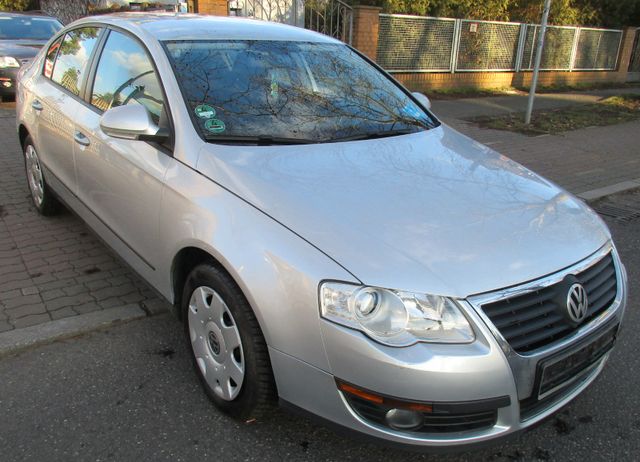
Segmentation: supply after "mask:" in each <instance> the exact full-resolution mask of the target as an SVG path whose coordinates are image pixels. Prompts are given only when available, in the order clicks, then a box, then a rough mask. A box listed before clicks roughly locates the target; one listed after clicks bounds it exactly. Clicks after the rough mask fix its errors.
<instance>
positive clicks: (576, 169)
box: [436, 112, 640, 194]
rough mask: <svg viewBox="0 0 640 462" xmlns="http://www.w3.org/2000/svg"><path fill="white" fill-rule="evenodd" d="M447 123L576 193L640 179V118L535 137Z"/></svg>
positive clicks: (453, 121)
mask: <svg viewBox="0 0 640 462" xmlns="http://www.w3.org/2000/svg"><path fill="white" fill-rule="evenodd" d="M437 114H438V113H437V112H436V115H437ZM444 122H446V123H448V124H449V125H451V126H453V127H454V128H455V129H457V130H459V131H461V132H462V133H464V134H465V135H467V136H470V137H471V138H473V139H474V140H476V141H479V142H481V143H484V144H486V145H488V146H490V147H491V148H492V149H495V150H496V151H498V152H499V153H501V154H504V155H505V156H507V157H510V158H511V159H513V160H515V161H516V162H519V163H520V164H522V165H524V166H525V167H527V168H529V169H531V170H533V171H534V172H536V173H538V174H540V175H542V176H544V177H545V178H547V179H549V180H551V181H553V182H555V183H557V184H559V185H560V186H562V187H563V188H565V189H567V190H569V191H571V192H572V193H574V194H580V193H583V192H585V191H590V190H594V189H599V188H603V187H605V186H610V185H613V184H616V183H621V182H624V181H632V180H638V179H640V120H636V121H633V122H627V123H623V124H618V125H609V126H606V127H588V128H583V129H581V130H575V131H571V132H566V133H563V134H560V135H544V136H535V137H532V136H526V135H521V134H519V133H514V132H508V131H502V130H490V129H484V128H479V127H477V126H476V125H474V124H472V123H469V122H464V121H461V120H457V119H444Z"/></svg>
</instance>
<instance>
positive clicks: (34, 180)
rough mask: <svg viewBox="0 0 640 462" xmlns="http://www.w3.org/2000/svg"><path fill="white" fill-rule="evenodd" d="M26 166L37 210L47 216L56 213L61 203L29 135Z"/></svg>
mask: <svg viewBox="0 0 640 462" xmlns="http://www.w3.org/2000/svg"><path fill="white" fill-rule="evenodd" d="M24 166H25V171H26V174H27V183H28V184H29V191H30V192H31V200H32V201H33V205H34V206H35V208H36V210H37V211H38V212H39V213H40V214H42V215H45V216H49V215H55V214H56V213H57V212H58V210H59V207H60V203H59V202H58V200H57V198H56V197H55V196H54V195H53V192H52V191H51V189H50V188H49V186H48V185H47V183H46V181H45V180H44V175H43V173H42V164H41V163H40V157H38V151H36V147H35V146H34V144H33V140H32V139H31V136H27V139H26V140H25V141H24Z"/></svg>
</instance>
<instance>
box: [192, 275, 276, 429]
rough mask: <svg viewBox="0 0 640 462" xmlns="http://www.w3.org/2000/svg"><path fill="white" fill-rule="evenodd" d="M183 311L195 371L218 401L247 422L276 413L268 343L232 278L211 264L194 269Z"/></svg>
mask: <svg viewBox="0 0 640 462" xmlns="http://www.w3.org/2000/svg"><path fill="white" fill-rule="evenodd" d="M182 314H183V315H184V317H183V320H184V326H185V336H186V340H187V343H188V344H189V349H190V351H191V352H192V359H193V364H194V367H195V370H196V374H197V375H198V378H199V379H200V382H201V383H202V385H203V387H204V390H205V392H206V393H207V395H208V396H209V398H210V399H211V400H212V401H213V403H214V405H215V406H216V407H217V408H218V409H219V410H221V411H222V412H224V413H225V414H227V415H229V416H231V417H233V418H236V419H238V420H244V421H246V420H249V419H258V418H262V417H264V416H266V415H267V414H268V413H269V412H270V411H272V410H273V407H274V406H273V405H274V403H275V398H276V390H275V382H274V379H273V373H272V370H271V362H270V361H269V353H268V350H267V344H266V342H265V340H264V336H263V335H262V331H261V330H260V326H259V325H258V321H257V319H256V318H255V316H254V314H253V310H252V309H251V306H250V305H249V303H248V302H247V300H246V298H245V297H244V295H243V294H242V292H241V290H240V289H239V287H238V286H237V285H236V284H235V282H234V281H233V280H232V279H231V277H230V276H229V275H228V274H227V273H226V272H224V271H223V270H221V269H220V268H218V267H217V266H215V265H213V264H209V263H205V264H202V265H199V266H197V267H196V268H195V269H193V271H191V273H190V274H189V276H188V277H187V280H186V283H185V288H184V292H183V297H182ZM234 330H235V333H234V332H233V331H234Z"/></svg>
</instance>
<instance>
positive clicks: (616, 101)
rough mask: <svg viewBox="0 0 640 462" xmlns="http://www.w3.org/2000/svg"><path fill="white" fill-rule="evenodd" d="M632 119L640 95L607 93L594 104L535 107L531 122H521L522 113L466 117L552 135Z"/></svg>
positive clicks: (484, 123) (495, 126)
mask: <svg viewBox="0 0 640 462" xmlns="http://www.w3.org/2000/svg"><path fill="white" fill-rule="evenodd" d="M636 119H640V95H618V96H610V97H608V98H605V99H603V100H601V101H599V102H597V103H594V104H582V105H578V106H571V107H565V108H559V109H553V110H545V111H535V112H534V113H533V117H532V118H531V125H525V124H524V114H522V113H514V114H508V115H503V116H495V117H476V118H474V119H471V120H470V121H471V122H474V123H476V124H477V125H479V126H480V127H483V128H493V129H496V130H509V131H512V132H518V133H523V134H525V135H530V136H535V135H547V134H550V135H555V134H557V133H562V132H567V131H571V130H577V129H579V128H585V127H592V126H602V125H614V124H618V123H622V122H629V121H631V120H636Z"/></svg>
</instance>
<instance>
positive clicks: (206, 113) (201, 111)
mask: <svg viewBox="0 0 640 462" xmlns="http://www.w3.org/2000/svg"><path fill="white" fill-rule="evenodd" d="M195 112H196V115H197V116H198V117H200V118H201V119H213V118H214V117H215V116H216V110H215V109H214V108H213V107H212V106H209V105H208V104H200V105H199V106H196V108H195Z"/></svg>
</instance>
